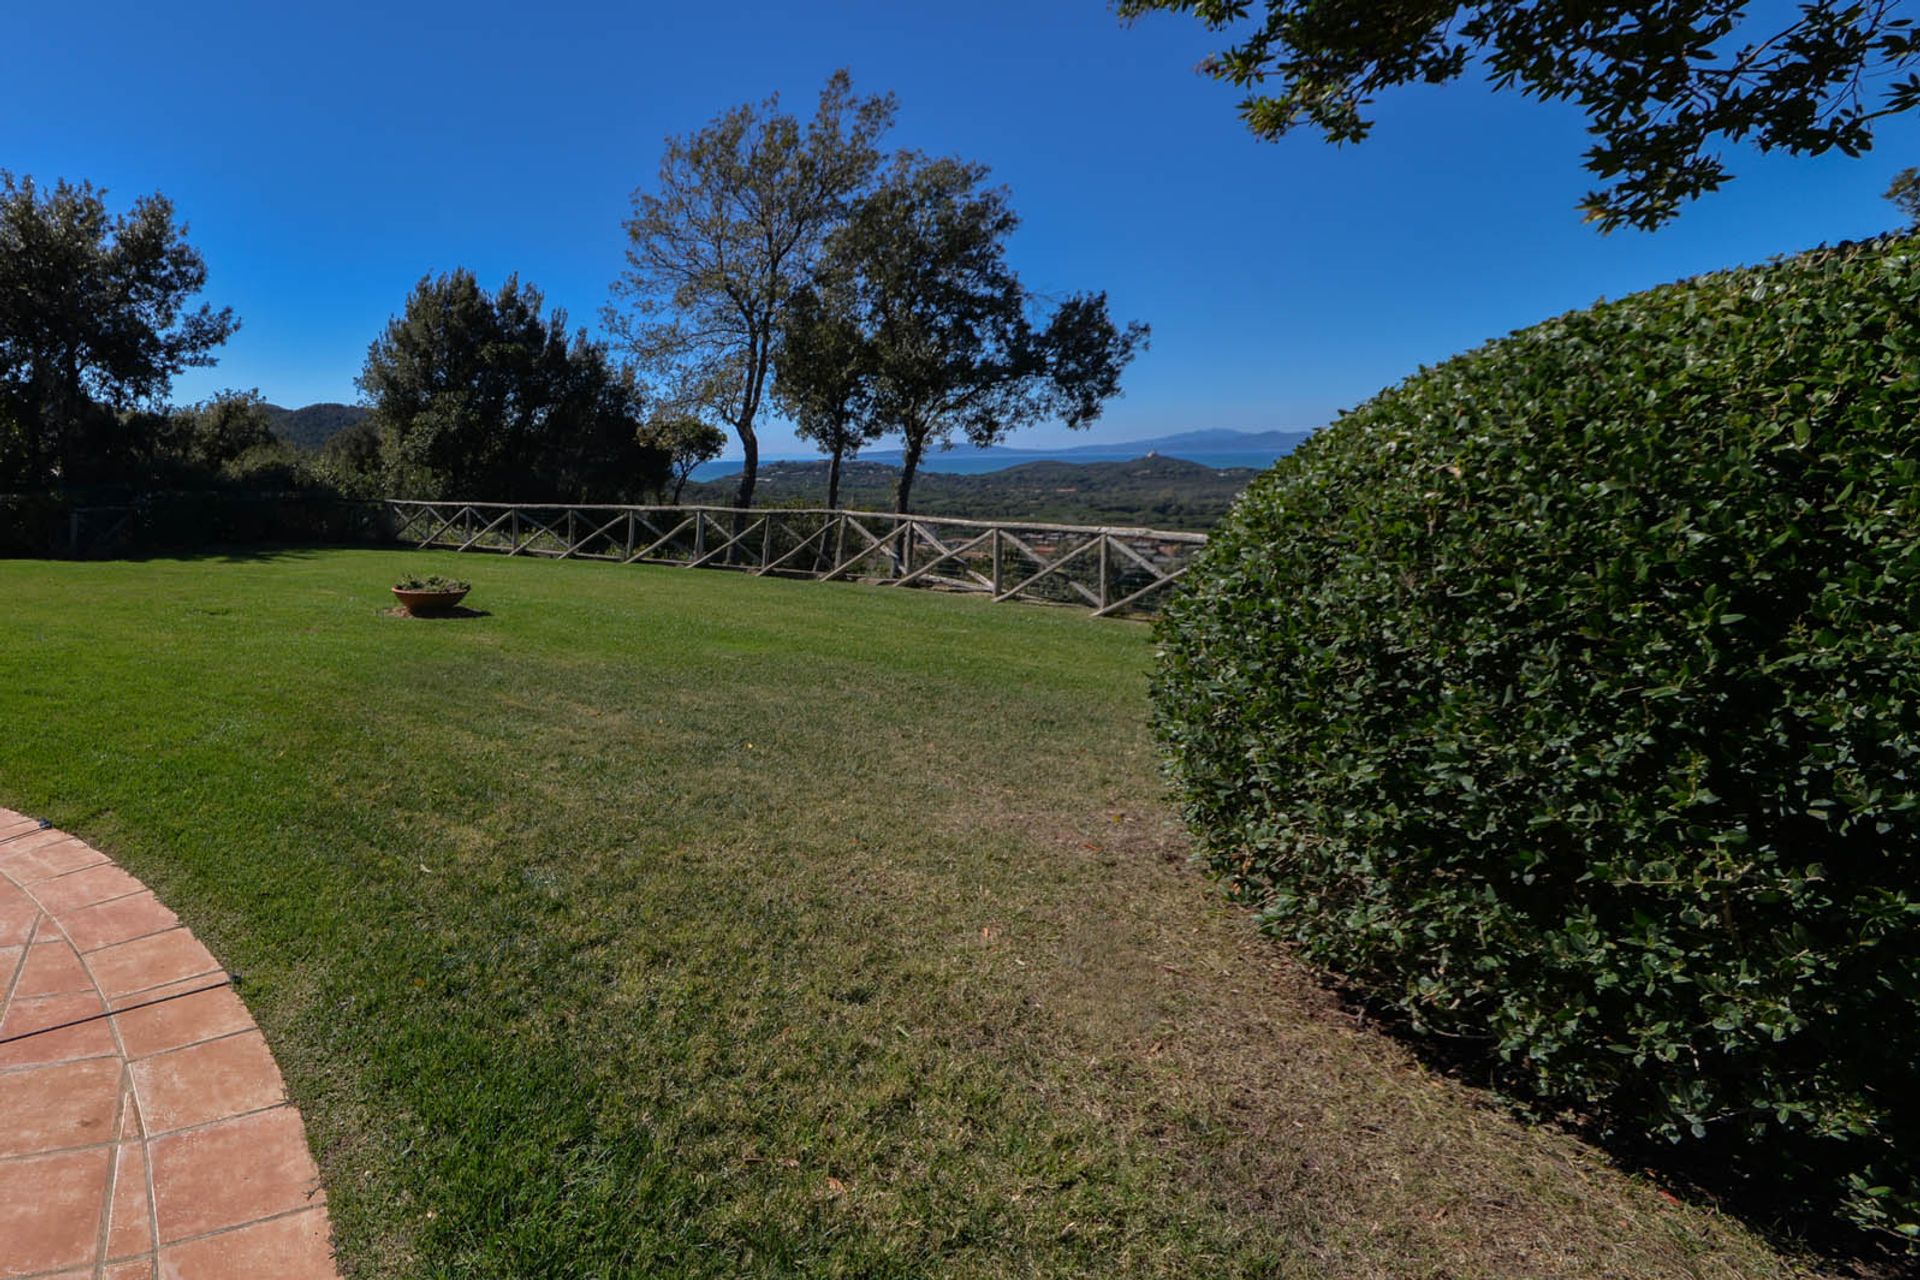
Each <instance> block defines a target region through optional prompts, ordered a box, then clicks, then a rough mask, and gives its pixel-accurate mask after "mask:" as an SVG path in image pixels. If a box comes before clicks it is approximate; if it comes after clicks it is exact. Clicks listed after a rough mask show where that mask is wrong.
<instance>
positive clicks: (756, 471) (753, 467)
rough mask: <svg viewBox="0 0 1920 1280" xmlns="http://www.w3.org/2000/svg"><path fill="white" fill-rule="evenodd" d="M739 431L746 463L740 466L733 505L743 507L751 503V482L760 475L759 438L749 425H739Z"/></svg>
mask: <svg viewBox="0 0 1920 1280" xmlns="http://www.w3.org/2000/svg"><path fill="white" fill-rule="evenodd" d="M739 432H740V447H741V449H742V450H744V451H745V453H746V463H745V465H743V466H742V467H741V468H740V487H739V488H738V489H736V490H734V493H733V505H734V506H736V507H741V508H745V507H750V506H752V505H753V482H754V481H755V480H757V479H759V476H760V438H759V437H758V436H756V435H755V434H754V432H753V428H752V427H751V426H744V427H740V428H739ZM736 532H738V531H737V530H736Z"/></svg>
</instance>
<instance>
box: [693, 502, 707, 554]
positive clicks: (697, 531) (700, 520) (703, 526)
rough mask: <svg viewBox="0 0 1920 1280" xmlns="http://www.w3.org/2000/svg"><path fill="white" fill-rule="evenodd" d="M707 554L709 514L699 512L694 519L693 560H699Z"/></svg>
mask: <svg viewBox="0 0 1920 1280" xmlns="http://www.w3.org/2000/svg"><path fill="white" fill-rule="evenodd" d="M705 554H707V513H706V512H704V511H699V512H696V513H694V517H693V558H694V559H695V560H698V559H699V558H700V557H701V556H704V555H705Z"/></svg>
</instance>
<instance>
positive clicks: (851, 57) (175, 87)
mask: <svg viewBox="0 0 1920 1280" xmlns="http://www.w3.org/2000/svg"><path fill="white" fill-rule="evenodd" d="M1214 44H1215V42H1214V40H1213V39H1212V38H1210V37H1209V36H1208V35H1207V33H1206V32H1205V31H1204V30H1202V29H1201V28H1200V27H1199V26H1198V24H1196V23H1194V22H1193V21H1192V20H1191V19H1187V18H1182V17H1175V16H1170V15H1160V16H1158V17H1156V18H1154V19H1151V20H1148V21H1144V22H1141V23H1139V24H1137V25H1135V26H1133V27H1131V28H1127V27H1122V26H1121V25H1120V24H1119V23H1118V22H1117V21H1116V20H1115V19H1114V17H1113V15H1112V13H1111V12H1110V11H1109V10H1108V9H1107V8H1106V7H1105V4H1104V3H1103V0H1025V2H1024V3H1018V2H1010V0H976V2H975V3H971V4H966V5H938V6H935V5H919V4H900V3H897V2H896V3H884V2H882V0H815V2H811V3H808V2H804V0H795V2H791V3H764V4H763V3H745V2H739V3H734V4H730V5H724V6H716V7H714V8H707V7H705V6H699V5H678V4H677V5H663V4H653V3H644V2H642V3H635V2H633V0H628V2H627V3H599V2H576V0H545V2H543V3H539V4H525V3H515V4H500V3H492V2H490V0H489V2H483V3H474V2H466V3H460V4H450V3H415V4H408V3H404V2H396V3H391V4H380V5H369V4H356V3H335V4H327V5H311V4H285V5H267V4H260V3H258V2H257V0H249V2H248V3H244V4H225V5H214V4H194V3H185V4H179V5H170V6H159V5H151V4H145V3H142V4H128V3H122V2H120V0H107V2H106V3H100V4H93V5H87V6H79V5H53V4H41V5H13V6H7V7H6V9H5V10H4V11H0V48H4V49H6V50H7V51H8V55H9V56H8V58H7V63H8V71H7V74H6V75H5V76H4V77H0V138H3V139H4V141H3V142H0V167H5V168H8V169H11V170H13V171H14V172H16V173H24V174H32V175H33V176H34V177H36V178H40V179H52V178H54V177H68V178H74V179H79V178H88V179H91V180H93V181H94V182H96V183H99V184H101V185H104V186H106V187H108V188H110V191H111V195H110V202H111V203H112V204H113V205H114V206H115V207H122V206H123V204H124V202H126V201H129V200H131V199H132V198H133V197H134V196H135V195H138V194H141V193H145V192H150V191H154V190H159V191H163V192H165V193H166V194H167V195H168V196H170V197H171V198H173V200H174V201H175V203H176V204H177V206H178V208H179V210H180V213H181V214H182V216H184V217H185V218H186V220H187V221H188V222H189V224H190V226H191V228H192V234H191V238H192V240H193V242H194V243H195V244H196V245H198V246H199V247H200V248H201V250H202V251H203V252H204V254H205V256H206V258H207V261H208V265H209V268H210V271H211V280H210V283H209V287H208V291H207V297H208V298H209V299H210V300H213V301H215V302H219V303H227V304H231V305H233V306H234V307H235V309H236V310H237V311H238V312H239V313H240V316H241V318H242V321H243V325H244V327H243V328H242V330H241V332H240V333H239V334H238V335H237V336H236V337H235V339H234V340H233V341H232V342H231V343H230V344H229V345H228V346H227V347H226V348H225V350H224V353H223V354H222V357H221V361H220V364H219V366H218V367H217V368H215V369H212V370H207V371H196V372H194V373H192V374H190V375H188V376H187V377H184V378H182V379H180V380H179V381H178V383H177V384H176V387H175V390H176V397H177V398H179V399H194V398H198V397H200V396H203V395H206V394H208V393H209V392H211V391H213V390H215V389H217V388H222V387H258V388H259V389H260V390H261V391H262V392H263V393H264V394H265V395H266V396H267V398H268V399H270V400H273V401H275V402H277V403H280V404H285V405H300V404H306V403H309V402H312V401H316V400H351V399H353V398H354V396H355V392H354V388H353V378H354V375H355V373H356V372H357V371H358V369H359V366H360V362H361V359H362V357H363V356H364V355H365V352H366V346H367V343H368V341H369V340H370V339H371V338H372V337H373V335H374V334H375V333H376V332H377V331H378V330H379V328H380V327H381V325H383V324H384V323H385V321H386V320H387V318H388V317H389V316H390V315H392V314H393V313H394V312H395V311H397V310H398V309H399V307H400V305H401V303H402V301H403V300H404V298H405V296H406V293H407V290H408V289H409V288H410V287H411V286H412V284H413V283H414V282H415V281H416V280H418V279H419V278H420V277H421V276H422V275H423V274H426V273H429V272H439V271H444V270H447V269H449V268H452V267H455V266H466V267H470V268H472V269H473V270H474V271H476V272H477V273H479V275H480V277H481V279H482V281H483V282H486V283H489V284H491V283H496V282H497V281H499V280H500V279H501V278H502V277H504V276H505V275H506V274H507V273H508V272H510V271H518V272H519V273H520V275H521V277H522V278H523V279H527V280H532V281H534V282H535V283H537V284H539V285H540V286H541V287H542V288H543V289H544V290H545V291H546V294H547V297H548V300H549V302H550V303H554V304H558V305H561V306H564V307H566V308H567V310H568V311H569V312H570V314H571V316H572V318H573V320H574V322H575V323H584V324H587V325H589V326H594V327H597V324H598V313H599V309H600V307H601V305H602V304H603V302H604V301H605V300H606V296H607V285H608V283H609V282H610V281H611V280H612V278H613V277H614V275H615V274H616V273H617V271H618V270H619V268H620V264H621V251H622V247H623V236H622V232H621V228H620V220H621V218H622V217H623V215H624V214H625V212H626V210H627V205H628V196H629V193H630V192H631V191H632V190H633V189H634V188H635V187H636V186H640V185H644V184H646V183H648V182H649V181H650V180H651V177H652V175H653V172H654V169H655V166H656V164H657V161H658V156H659V149H660V140H661V139H662V138H663V137H664V136H666V135H667V134H670V133H681V132H685V131H687V130H689V129H691V128H694V127H696V126H698V125H699V124H701V123H702V122H704V121H705V120H706V119H708V118H709V117H710V116H712V115H713V114H714V113H715V112H717V111H719V110H721V109H722V108H724V107H726V106H728V105H730V104H733V103H736V102H740V101H746V100H754V99H758V98H761V97H763V96H765V95H766V94H767V93H769V92H771V91H775V90H777V91H779V92H780V93H781V94H783V95H784V96H785V98H786V99H787V100H788V102H789V104H790V105H792V106H794V107H795V108H797V109H801V110H805V109H808V108H810V107H811V104H812V100H813V97H814V95H815V94H816V93H817V91H818V89H819V86H820V84H821V83H822V82H823V81H824V80H825V78H826V77H827V75H828V74H829V73H830V72H831V71H832V70H833V69H834V68H836V67H840V66H845V67H848V68H849V69H851V71H852V73H853V75H854V78H855V83H856V86H858V87H860V88H862V89H873V90H878V89H887V88H890V89H893V90H894V91H896V92H897V93H898V94H899V97H900V106H901V111H900V123H899V126H898V128H897V130H896V132H895V134H894V135H893V139H892V141H893V142H894V143H895V144H897V145H903V146H912V147H917V148H921V149H924V150H927V151H933V152H941V153H954V154H960V155H964V156H967V157H970V158H973V159H977V160H980V161H983V162H985V163H987V164H989V165H991V166H992V167H993V169H994V171H995V174H996V176H997V177H998V178H999V179H1000V180H1001V181H1003V182H1005V183H1007V184H1008V185H1009V186H1010V187H1011V189H1012V191H1013V196H1014V203H1015V207H1016V208H1017V209H1018V210H1019V211H1020V213H1021V215H1022V217H1023V219H1024V221H1023V225H1022V228H1021V230H1020V231H1019V233H1018V235H1017V237H1016V239H1015V242H1014V250H1013V253H1014V260H1015V262H1016V265H1017V266H1018V267H1019V268H1020V270H1021V272H1022V274H1023V276H1024V277H1025V279H1026V280H1027V282H1028V283H1029V285H1031V286H1033V287H1034V288H1036V289H1040V290H1043V291H1066V290H1073V289H1084V288H1104V289H1106V290H1107V291H1108V292H1109V294H1110V296H1111V301H1112V306H1113V309H1114V311H1115V313H1116V315H1117V316H1119V317H1122V318H1128V319H1141V320H1146V321H1148V322H1149V323H1151V324H1152V326H1153V330H1154V334H1153V346H1152V349H1151V350H1150V351H1149V352H1148V353H1147V354H1146V355H1144V356H1143V357H1141V359H1140V360H1139V361H1138V362H1137V363H1136V364H1135V366H1134V368H1133V369H1132V370H1131V371H1130V373H1129V376H1128V378H1127V380H1126V388H1127V394H1126V396H1125V398H1124V399H1121V400H1119V401H1116V402H1115V403H1114V404H1113V405H1112V406H1111V407H1110V408H1109V410H1108V412H1107V415H1106V417H1105V418H1104V419H1103V420H1102V421H1101V423H1100V424H1098V425H1097V426H1096V427H1095V428H1094V429H1093V432H1092V434H1091V435H1087V434H1081V435H1077V436H1074V437H1073V439H1074V441H1075V442H1084V441H1087V440H1116V441H1117V440H1123V439H1129V438H1139V437H1144V436H1149V435H1157V434H1162V433H1167V432H1172V431H1179V430H1185V429H1190V428H1199V427H1234V428H1240V429H1245V430H1263V429H1291V428H1302V427H1312V426H1318V425H1320V424H1322V423H1324V422H1326V421H1327V420H1328V419H1329V418H1330V417H1331V416H1332V415H1333V414H1334V413H1336V412H1337V411H1338V410H1340V409H1342V408H1344V407H1348V406H1351V405H1353V404H1356V403H1358V402H1359V401H1361V400H1363V399H1365V398H1366V397H1367V396H1368V395H1369V394H1371V393H1372V392H1373V391H1375V390H1377V389H1378V388H1379V387H1381V386H1383V385H1385V384H1388V383H1391V382H1394V381H1397V380H1398V379H1400V378H1401V377H1404V376H1405V375H1406V374H1408V373H1411V372H1412V371H1414V370H1415V369H1417V368H1418V367H1419V366H1421V365H1422V364H1427V363H1432V362H1434V361H1437V360H1440V359H1443V358H1445V357H1446V356H1448V355H1450V354H1452V353H1454V352H1457V351H1460V350H1462V349H1465V348H1467V347H1470V346H1473V345H1475V344H1477V343H1479V342H1481V341H1483V340H1485V339H1486V338H1489V337H1492V336H1496V335H1498V334H1501V333H1504V332H1507V331H1509V330H1511V329H1514V328H1518V327H1520V326H1523V325H1526V324H1529V323H1531V322H1533V321H1535V320H1538V319H1541V318H1542V317H1545V316H1548V315H1552V314H1555V313H1557V312H1560V311H1564V310H1567V309H1569V308H1573V307H1579V306H1584V305H1586V304H1588V303H1590V302H1592V301H1594V300H1595V299H1596V298H1599V297H1603V296H1609V297H1611V296H1618V295H1620V294H1622V293H1626V292H1630V291H1632V290H1634V289H1638V288H1643V287H1645V286H1648V285H1651V284H1655V283H1658V282H1661V281H1665V280H1670V279H1674V278H1676V277H1679V276H1684V275H1689V274H1692V273H1694V272H1698V271H1703V270H1708V269H1711V268H1714V267H1720V266H1726V265H1730V264H1733V263H1740V262H1752V261H1757V260H1762V259H1765V258H1767V257H1769V256H1771V255H1773V254H1777V253H1783V252H1789V251H1792V250H1796V249H1800V248H1804V247H1806V246H1808V245H1811V244H1815V243H1818V242H1821V241H1823V240H1834V239H1843V238H1847V237H1851V236H1858V235H1864V234H1870V233H1872V232H1874V231H1877V230H1881V229H1883V228H1885V227H1886V226H1888V225H1889V224H1891V223H1892V222H1893V221H1894V213H1893V210H1892V209H1891V207H1890V206H1888V205H1887V204H1886V203H1885V202H1884V201H1882V200H1881V199H1880V192H1881V191H1882V190H1883V189H1884V188H1885V186H1886V183H1887V179H1888V177H1889V176H1890V175H1891V174H1892V173H1893V172H1894V171H1895V170H1897V169H1900V168H1902V167H1904V166H1906V165H1908V164H1913V163H1920V124H1917V123H1916V122H1915V121H1913V120H1901V121H1896V122H1893V123H1891V124H1889V125H1887V126H1885V127H1884V128H1883V130H1882V134H1881V139H1880V143H1879V146H1878V149H1877V150H1875V151H1874V152H1873V153H1871V154H1870V155H1869V156H1867V157H1865V158H1864V159H1861V160H1848V159H1845V158H1842V157H1829V158H1823V159H1820V160H1812V161H1808V160H1794V159H1791V158H1789V157H1772V156H1761V155H1758V154H1756V153H1753V152H1751V151H1746V150H1738V149H1736V150H1733V151H1731V152H1730V153H1729V154H1730V155H1731V156H1732V157H1733V160H1734V165H1733V167H1734V169H1735V171H1736V173H1737V174H1738V175H1739V177H1738V180H1737V181H1735V182H1734V183H1732V184H1731V185H1730V186H1729V187H1728V188H1727V189H1726V190H1724V191H1723V192H1721V193H1720V194H1719V195H1717V196H1712V197H1709V198H1708V199H1706V200H1705V201H1702V202H1700V203H1698V204H1695V205H1694V206H1692V207H1690V208H1689V209H1688V210H1687V211H1686V213H1685V214H1684V215H1683V216H1682V217H1681V219H1680V220H1679V222H1677V223H1675V224H1673V225H1671V226H1669V227H1667V228H1666V229H1664V230H1662V231H1660V232H1657V233H1654V234H1651V235H1648V234H1642V233H1637V232H1630V231H1626V232H1618V233H1615V234H1614V235H1612V236H1601V235H1599V234H1597V233H1595V232H1594V231H1593V230H1591V229H1590V228H1588V227H1587V226H1585V225H1583V224H1582V223H1581V222H1580V220H1579V216H1578V214H1577V213H1576V212H1575V209H1574V206H1575V204H1576V202H1577V201H1578V200H1579V198H1580V196H1581V194H1582V193H1583V192H1584V191H1585V190H1586V189H1587V187H1588V186H1589V183H1588V181H1587V175H1586V173H1585V171H1584V170H1583V169H1582V168H1581V167H1580V153H1581V151H1582V150H1583V149H1584V148H1585V145H1586V139H1585V135H1584V133H1583V131H1582V127H1581V121H1580V119H1579V118H1578V116H1577V115H1576V114H1574V113H1572V112H1570V111H1568V110H1566V109H1565V108H1560V107H1550V106H1543V105H1541V104H1538V103H1534V102H1530V101H1527V100H1524V99H1521V98H1519V97H1517V96H1514V95H1512V94H1500V95H1496V94H1493V93H1491V92H1490V91H1488V90H1486V89H1484V88H1483V87H1481V86H1479V85H1478V84H1472V83H1461V84H1457V85H1454V86H1449V87H1445V88H1439V89H1427V88H1422V89H1416V90H1410V91H1405V92H1402V93H1400V94H1396V95H1394V96H1392V97H1390V98H1388V99H1385V100H1383V101H1382V102H1381V103H1380V104H1379V108H1378V113H1377V114H1378V120H1379V124H1378V127H1377V129H1376V131H1375V134H1374V136H1373V138H1372V139H1370V140H1369V141H1368V142H1367V143H1365V144H1364V145H1362V146H1359V147H1349V148H1334V147H1331V146H1328V145H1326V144H1325V143H1322V142H1320V141H1318V140H1317V139H1314V138H1311V137H1308V136H1305V135H1302V136H1300V137H1298V138H1295V139H1290V140H1288V141H1285V142H1283V143H1280V144H1277V145H1276V144H1266V143H1260V142H1256V141H1254V140H1253V139H1251V138H1250V137H1249V136H1247V134H1246V133H1245V131H1244V130H1243V129H1242V127H1241V125H1240V123H1239V121H1238V119H1237V117H1236V116H1235V113H1234V110H1233V104H1234V101H1235V99H1236V96H1237V95H1236V94H1235V93H1234V91H1233V90H1231V89H1229V88H1227V87H1224V86H1220V85H1217V84H1214V83H1212V82H1210V81H1208V80H1206V79H1204V78H1202V77H1200V76H1198V75H1196V74H1195V73H1194V71H1193V67H1194V65H1195V64H1196V63H1197V62H1198V61H1199V60H1200V58H1201V57H1202V56H1203V55H1204V54H1205V53H1207V52H1208V51H1209V50H1210V49H1211V48H1213V47H1214ZM769 435H770V439H769V440H768V441H767V444H766V445H765V446H763V447H765V448H767V449H768V451H769V452H771V453H773V454H776V455H777V454H780V453H784V452H790V451H793V444H792V441H791V439H790V437H788V436H786V434H785V433H784V431H782V430H780V429H779V428H778V426H777V425H776V426H774V427H773V429H772V430H771V431H770V432H769ZM1068 435H1069V433H1067V432H1066V431H1065V430H1064V429H1063V428H1059V427H1041V428H1036V429H1035V430H1033V431H1032V432H1030V433H1028V434H1027V435H1025V436H1023V437H1021V438H1020V439H1018V440H1016V441H1015V442H1014V443H1019V444H1026V445H1045V444H1053V443H1062V442H1065V441H1066V440H1067V437H1068Z"/></svg>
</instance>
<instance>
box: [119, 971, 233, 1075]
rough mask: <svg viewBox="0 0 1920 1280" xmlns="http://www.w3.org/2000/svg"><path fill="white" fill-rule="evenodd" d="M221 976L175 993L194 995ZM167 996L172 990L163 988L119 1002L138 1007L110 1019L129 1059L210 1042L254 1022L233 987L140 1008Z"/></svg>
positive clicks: (188, 983)
mask: <svg viewBox="0 0 1920 1280" xmlns="http://www.w3.org/2000/svg"><path fill="white" fill-rule="evenodd" d="M223 976H224V975H221V974H214V975H212V976H210V977H206V978H190V979H188V980H187V981H186V982H184V983H180V984H178V989H179V990H181V991H193V989H194V987H196V986H200V985H204V984H206V983H209V982H213V981H216V980H218V979H220V978H221V977H223ZM170 994H172V989H171V988H163V989H162V990H160V991H156V992H151V993H147V994H143V995H139V996H130V997H126V998H124V999H123V1000H122V1001H119V1002H118V1003H128V1002H132V1003H134V1004H135V1005H136V1006H139V1007H136V1008H133V1009H131V1010H128V1011H127V1012H125V1013H117V1014H115V1015H114V1018H113V1020H114V1023H115V1024H116V1025H117V1026H118V1027H119V1028H120V1043H121V1045H122V1046H123V1047H124V1048H125V1050H126V1054H127V1056H128V1057H129V1058H144V1057H147V1056H148V1055H149V1054H155V1053H163V1052H165V1051H166V1050H168V1049H178V1048H181V1047H182V1046H184V1045H190V1044H197V1043H198V1042H200V1041H202V1040H211V1039H213V1038H214V1037H215V1036H224V1035H230V1034H231V1033H233V1032H235V1031H244V1030H246V1029H247V1028H248V1027H251V1026H252V1025H253V1018H252V1017H251V1016H250V1015H249V1014H248V1013H247V1009H246V1006H245V1005H243V1004H241V1003H240V997H239V996H238V995H236V994H234V990H233V988H232V987H228V986H221V987H215V988H214V989H213V990H211V991H200V992H197V993H195V994H193V995H181V996H175V997H174V998H173V999H171V1000H159V1002H158V1003H155V1004H144V1005H142V1004H141V1002H143V1001H146V1000H150V999H157V998H159V997H162V996H167V995H170Z"/></svg>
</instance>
